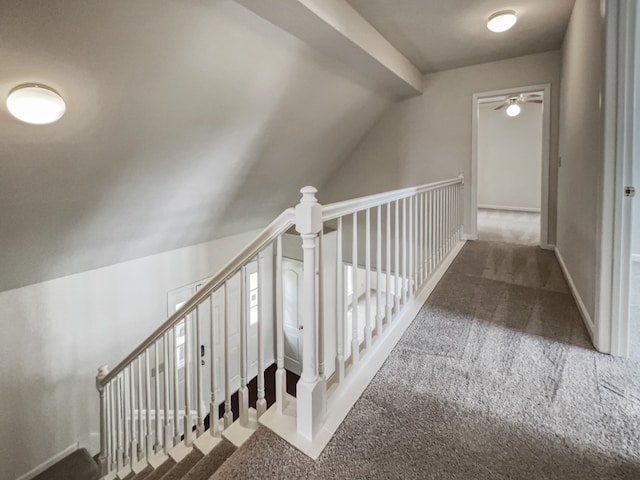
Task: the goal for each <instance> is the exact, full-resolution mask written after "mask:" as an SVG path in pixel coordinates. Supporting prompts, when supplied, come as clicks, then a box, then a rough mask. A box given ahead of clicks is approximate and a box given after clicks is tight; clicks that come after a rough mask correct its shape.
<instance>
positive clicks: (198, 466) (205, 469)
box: [33, 364, 300, 480]
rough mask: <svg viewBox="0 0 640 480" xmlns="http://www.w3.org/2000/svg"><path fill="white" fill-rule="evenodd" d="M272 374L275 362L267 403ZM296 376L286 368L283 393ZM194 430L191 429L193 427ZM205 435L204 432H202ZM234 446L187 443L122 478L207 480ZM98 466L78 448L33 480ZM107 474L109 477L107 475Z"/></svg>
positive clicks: (254, 388)
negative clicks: (175, 455) (183, 450)
mask: <svg viewBox="0 0 640 480" xmlns="http://www.w3.org/2000/svg"><path fill="white" fill-rule="evenodd" d="M275 374H276V365H275V364H273V365H270V366H269V367H267V369H266V370H265V372H264V379H265V399H266V401H267V406H268V407H270V406H271V405H273V403H274V402H275V400H276V396H275V389H276V387H275ZM299 379H300V377H299V376H298V375H296V374H295V373H293V372H290V371H287V375H286V389H287V393H288V394H289V395H292V396H294V397H295V396H296V383H297V382H298V380H299ZM247 388H248V390H249V405H250V406H251V407H254V408H255V406H256V400H257V396H258V385H257V377H254V378H252V379H251V380H250V381H249V382H248V384H247ZM231 405H232V411H233V419H234V420H236V419H237V418H238V412H239V408H238V392H235V393H234V394H233V395H232V396H231ZM223 414H224V404H220V408H219V417H222V415H223ZM204 425H205V428H206V429H208V428H209V416H208V415H207V417H206V418H205V419H204ZM194 431H195V430H194ZM204 434H205V435H208V434H209V433H208V432H205V433H204ZM236 450H237V447H236V446H235V445H233V443H231V442H230V441H229V440H227V439H225V438H223V439H222V441H221V442H219V443H218V444H217V445H216V446H215V447H214V448H213V450H211V451H210V452H209V453H208V454H206V455H205V454H203V453H202V452H201V451H200V450H198V447H197V446H193V447H191V451H190V452H189V453H188V454H187V455H186V456H185V457H184V458H182V459H181V460H180V461H179V462H176V461H175V460H173V459H172V458H171V456H169V457H168V458H167V460H165V461H164V463H162V464H160V465H158V466H157V467H156V468H155V469H154V468H153V467H152V466H151V465H147V466H146V467H145V468H144V470H142V471H140V472H138V473H137V474H136V473H134V472H131V473H130V474H129V475H127V476H126V477H124V479H123V480H142V479H144V480H182V479H184V480H209V478H210V477H211V476H212V475H213V474H214V473H215V472H216V471H217V470H218V469H219V468H220V466H221V465H222V464H223V463H224V462H225V461H226V460H227V458H229V457H230V456H231V455H232V454H233V452H235V451H236ZM99 478H100V470H99V467H98V461H97V455H96V457H94V458H92V457H91V455H90V454H89V452H88V451H87V450H86V449H84V448H81V449H79V450H76V451H75V452H73V453H71V454H70V455H68V456H66V457H65V458H63V459H62V460H60V461H59V462H58V463H56V464H55V465H53V466H52V467H50V468H49V469H47V470H45V471H44V472H42V473H41V474H40V475H38V476H37V477H35V478H34V479H33V480H98V479H99ZM109 478H110V477H109Z"/></svg>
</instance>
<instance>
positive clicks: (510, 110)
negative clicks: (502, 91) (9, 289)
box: [494, 93, 542, 117]
mask: <svg viewBox="0 0 640 480" xmlns="http://www.w3.org/2000/svg"><path fill="white" fill-rule="evenodd" d="M519 103H542V96H541V95H539V94H537V93H533V94H529V95H525V94H520V95H513V96H510V97H507V99H506V100H505V101H504V102H502V103H501V104H500V105H498V106H497V107H496V108H494V110H502V109H503V108H505V107H506V108H507V115H509V116H510V117H515V116H516V115H518V114H519V113H520V105H518V104H519Z"/></svg>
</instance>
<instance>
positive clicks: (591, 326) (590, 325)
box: [554, 247, 596, 345]
mask: <svg viewBox="0 0 640 480" xmlns="http://www.w3.org/2000/svg"><path fill="white" fill-rule="evenodd" d="M554 251H555V252H556V258H557V259H558V263H559V264H560V268H561V269H562V273H563V274H564V278H565V279H566V280H567V284H568V285H569V290H571V294H572V295H573V299H574V300H575V301H576V305H578V310H579V311H580V315H581V316H582V320H583V321H584V324H585V326H586V327H587V330H588V331H589V335H590V336H591V342H592V343H593V344H594V345H595V343H596V335H595V332H596V328H595V323H594V322H593V319H592V318H591V315H589V311H588V310H587V307H586V306H585V304H584V302H583V301H582V297H581V296H580V293H578V289H577V288H576V284H575V283H574V282H573V278H571V274H570V273H569V270H568V269H567V264H566V263H564V259H563V258H562V254H561V253H560V250H558V247H555V248H554Z"/></svg>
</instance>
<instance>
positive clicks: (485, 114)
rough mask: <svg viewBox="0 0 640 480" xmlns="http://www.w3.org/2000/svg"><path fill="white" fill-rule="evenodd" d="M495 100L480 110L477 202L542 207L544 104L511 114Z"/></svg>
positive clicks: (515, 206)
mask: <svg viewBox="0 0 640 480" xmlns="http://www.w3.org/2000/svg"><path fill="white" fill-rule="evenodd" d="M496 106H497V105H496V104H495V103H491V104H488V105H481V106H480V109H479V112H478V205H490V206H496V207H504V208H507V209H508V208H524V209H538V210H539V209H540V191H541V188H542V186H541V172H542V105H539V104H535V103H529V104H523V105H522V106H521V111H520V114H519V115H518V116H516V117H509V116H508V115H507V114H506V112H505V109H502V110H495V108H496Z"/></svg>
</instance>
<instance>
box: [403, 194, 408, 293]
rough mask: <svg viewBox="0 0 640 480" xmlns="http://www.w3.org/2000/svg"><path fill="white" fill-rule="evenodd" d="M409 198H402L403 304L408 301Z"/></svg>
mask: <svg viewBox="0 0 640 480" xmlns="http://www.w3.org/2000/svg"><path fill="white" fill-rule="evenodd" d="M407 248H408V247H407V198H406V197H405V198H403V199H402V304H403V305H404V304H406V303H407Z"/></svg>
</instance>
